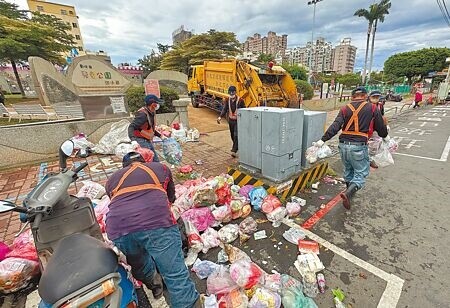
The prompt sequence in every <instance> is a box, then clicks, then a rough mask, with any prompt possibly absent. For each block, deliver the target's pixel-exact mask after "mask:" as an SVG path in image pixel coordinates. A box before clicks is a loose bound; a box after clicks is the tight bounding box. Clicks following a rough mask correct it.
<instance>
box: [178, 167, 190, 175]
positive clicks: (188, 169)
mask: <svg viewBox="0 0 450 308" xmlns="http://www.w3.org/2000/svg"><path fill="white" fill-rule="evenodd" d="M178 171H180V173H184V174H187V173H191V172H192V171H194V168H192V165H184V166H183V167H180V169H178Z"/></svg>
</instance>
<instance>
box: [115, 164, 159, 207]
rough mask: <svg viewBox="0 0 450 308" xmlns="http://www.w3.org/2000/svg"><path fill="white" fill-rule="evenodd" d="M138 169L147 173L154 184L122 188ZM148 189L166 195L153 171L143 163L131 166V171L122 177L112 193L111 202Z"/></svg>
mask: <svg viewBox="0 0 450 308" xmlns="http://www.w3.org/2000/svg"><path fill="white" fill-rule="evenodd" d="M136 169H142V170H143V171H145V172H146V173H147V174H148V175H149V176H150V177H151V178H152V180H153V182H154V184H142V185H135V186H130V187H125V188H120V187H121V186H122V185H123V182H124V181H125V180H126V179H127V177H128V176H129V175H130V174H131V173H132V172H133V171H135V170H136ZM146 189H157V190H160V191H162V192H164V193H165V192H166V190H165V189H164V187H163V186H162V185H161V183H160V182H159V179H158V177H157V176H156V174H155V173H154V172H153V170H152V169H150V168H149V167H147V166H145V165H143V164H142V163H133V164H132V165H131V167H130V169H129V170H128V171H127V172H125V174H124V175H123V176H122V178H121V179H120V181H119V183H118V184H117V186H116V188H114V190H113V191H112V193H111V196H112V197H111V200H112V199H114V198H115V197H117V196H120V195H122V194H125V193H130V192H135V191H141V190H146Z"/></svg>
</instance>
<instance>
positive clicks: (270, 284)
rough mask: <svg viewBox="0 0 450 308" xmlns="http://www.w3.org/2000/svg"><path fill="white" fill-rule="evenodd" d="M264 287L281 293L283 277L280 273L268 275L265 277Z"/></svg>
mask: <svg viewBox="0 0 450 308" xmlns="http://www.w3.org/2000/svg"><path fill="white" fill-rule="evenodd" d="M264 287H266V288H267V289H269V290H271V291H274V292H277V293H279V292H280V290H281V275H280V274H279V273H274V274H271V275H269V274H266V275H265V277H264Z"/></svg>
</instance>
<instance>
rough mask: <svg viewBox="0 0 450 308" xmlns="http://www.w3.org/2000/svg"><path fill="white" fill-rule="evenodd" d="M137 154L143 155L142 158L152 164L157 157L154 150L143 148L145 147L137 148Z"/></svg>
mask: <svg viewBox="0 0 450 308" xmlns="http://www.w3.org/2000/svg"><path fill="white" fill-rule="evenodd" d="M135 151H136V152H138V153H139V154H141V156H142V158H143V159H144V160H145V162H146V163H150V162H152V161H153V157H154V156H155V153H153V151H152V150H150V149H147V148H143V147H140V146H139V147H137V148H136V149H135Z"/></svg>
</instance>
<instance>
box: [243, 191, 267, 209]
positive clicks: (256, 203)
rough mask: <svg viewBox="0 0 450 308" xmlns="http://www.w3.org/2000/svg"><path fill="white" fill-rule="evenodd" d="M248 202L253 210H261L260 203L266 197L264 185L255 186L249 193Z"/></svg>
mask: <svg viewBox="0 0 450 308" xmlns="http://www.w3.org/2000/svg"><path fill="white" fill-rule="evenodd" d="M248 195H249V197H250V203H251V205H252V206H253V209H255V211H261V205H262V203H263V200H264V198H265V197H267V191H266V190H265V189H264V187H261V186H259V187H255V188H253V189H252V190H251V191H250V192H249V193H248Z"/></svg>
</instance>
